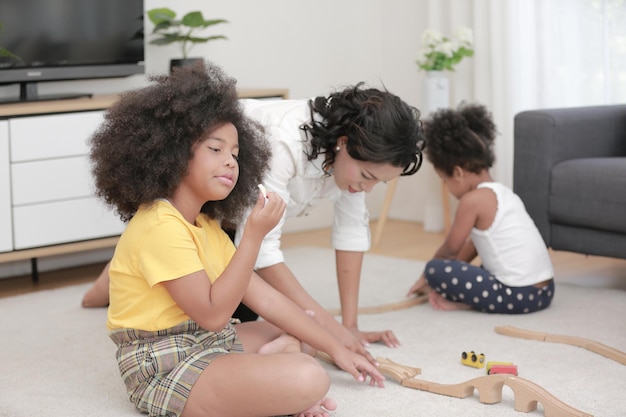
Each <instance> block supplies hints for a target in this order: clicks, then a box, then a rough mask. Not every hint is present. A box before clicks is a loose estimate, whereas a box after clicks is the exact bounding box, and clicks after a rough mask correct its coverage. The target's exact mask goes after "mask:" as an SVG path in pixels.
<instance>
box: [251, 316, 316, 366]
mask: <svg viewBox="0 0 626 417" xmlns="http://www.w3.org/2000/svg"><path fill="white" fill-rule="evenodd" d="M305 313H306V314H307V315H309V316H310V317H311V318H312V319H313V318H314V317H315V312H314V311H312V310H306V311H305ZM291 352H302V353H306V354H307V355H310V356H315V355H316V354H317V350H316V349H315V348H313V347H312V346H310V345H307V344H306V343H302V342H301V341H300V340H298V339H296V338H295V337H293V336H291V335H290V334H287V333H284V334H282V335H280V336H278V337H277V338H276V339H274V340H272V341H271V342H268V343H266V344H264V345H263V346H261V348H260V349H259V353H261V354H270V353H291Z"/></svg>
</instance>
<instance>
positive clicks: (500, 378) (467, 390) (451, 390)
mask: <svg viewBox="0 0 626 417" xmlns="http://www.w3.org/2000/svg"><path fill="white" fill-rule="evenodd" d="M507 377H508V375H504V374H497V375H486V376H481V377H478V378H474V379H470V380H469V381H465V382H461V383H459V384H439V383H436V382H430V381H424V380H419V379H405V380H404V381H402V386H405V387H409V388H415V389H419V390H422V391H428V392H432V393H434V394H441V395H447V396H449V397H456V398H467V397H471V396H472V395H474V389H477V390H478V398H479V400H480V402H481V403H484V404H495V403H499V402H500V401H502V386H503V385H504V380H505V379H506V378H507Z"/></svg>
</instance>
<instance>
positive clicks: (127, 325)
mask: <svg viewBox="0 0 626 417" xmlns="http://www.w3.org/2000/svg"><path fill="white" fill-rule="evenodd" d="M152 81H153V82H154V83H153V84H152V85H150V86H148V87H146V88H143V89H139V90H135V91H132V92H129V93H126V94H124V95H123V96H122V97H121V99H120V100H119V101H118V102H117V103H116V104H115V105H114V106H113V107H112V108H111V109H110V110H109V112H108V113H107V115H106V118H105V122H104V123H103V125H102V126H101V127H100V128H99V130H98V131H97V132H96V134H95V135H94V137H93V139H92V150H91V159H92V161H93V163H94V168H93V173H94V176H95V183H96V188H97V190H98V191H97V192H98V195H99V196H100V197H102V198H103V199H104V200H105V201H106V203H108V204H110V205H112V206H114V207H116V208H117V211H118V213H119V214H120V216H121V217H122V219H124V220H128V221H129V222H128V226H127V228H126V230H125V231H124V233H123V234H122V236H121V237H120V240H119V243H118V245H117V247H116V249H115V254H114V256H113V259H112V261H111V264H110V271H109V274H110V305H109V309H108V318H107V327H108V329H109V330H110V336H111V339H112V340H113V341H114V342H115V343H116V345H117V347H118V350H117V360H118V365H119V369H120V373H121V376H122V378H123V380H124V382H125V384H126V388H127V392H128V395H129V396H130V400H131V402H132V403H133V404H134V405H135V406H136V408H137V409H138V410H140V411H142V412H144V413H148V414H150V415H151V416H184V417H196V416H197V417H200V416H224V417H226V416H237V417H243V416H274V415H284V414H295V415H298V416H307V417H309V416H313V417H320V416H328V413H327V411H326V410H333V409H335V407H336V404H335V403H334V401H333V400H331V399H329V398H325V397H324V396H325V394H326V392H327V391H328V388H329V383H330V382H329V377H328V375H327V373H326V372H325V371H324V369H323V367H322V366H321V365H320V363H319V362H318V361H317V360H315V359H314V358H313V357H312V356H311V355H310V354H306V353H303V351H302V350H305V351H307V352H308V353H313V352H314V350H315V349H318V350H320V351H324V352H326V353H328V354H329V355H330V356H331V357H332V358H333V360H334V362H335V363H336V364H337V365H338V366H339V367H341V368H342V369H344V370H346V371H347V372H349V373H350V374H352V375H353V376H354V378H355V379H357V380H359V381H365V380H366V378H367V376H368V375H369V377H370V378H371V380H370V383H371V385H378V386H381V387H382V386H383V380H384V377H383V376H382V375H381V374H380V373H379V372H378V370H377V369H376V367H375V366H374V365H372V364H371V363H370V362H369V361H368V360H367V359H366V358H365V357H363V356H361V355H359V354H357V353H354V352H352V351H350V350H348V349H346V348H345V347H344V346H343V345H342V344H341V343H340V342H339V341H338V340H337V339H336V338H334V337H332V336H331V335H330V334H329V333H328V332H327V331H326V330H325V329H323V328H322V327H321V326H320V325H319V324H317V322H316V321H315V320H314V318H311V316H310V315H307V313H306V312H305V311H304V310H303V309H302V308H300V307H298V306H297V305H296V304H294V303H293V302H292V301H290V300H289V299H288V298H286V297H285V296H284V295H282V294H281V293H279V292H278V291H276V290H275V289H273V288H272V287H271V286H270V285H268V284H267V283H265V281H263V280H262V279H261V278H260V277H258V276H257V275H256V274H255V273H254V272H253V267H254V262H255V260H256V257H257V255H258V252H259V248H260V245H261V242H262V241H263V238H264V236H265V234H266V233H267V232H269V231H270V230H271V229H272V228H273V227H274V226H275V225H276V224H277V223H278V221H279V220H280V218H281V217H282V215H283V213H284V210H285V207H286V204H285V202H284V201H283V200H282V199H281V198H280V197H279V196H278V195H277V194H276V193H268V195H267V198H266V197H264V196H263V195H262V194H261V193H259V190H258V188H257V184H258V183H259V181H260V179H261V178H262V177H263V174H264V171H265V170H266V169H267V161H268V159H269V157H270V151H269V149H270V148H269V145H268V143H267V141H266V140H265V139H264V137H263V135H262V128H261V127H260V126H259V125H258V124H256V123H255V122H252V121H251V120H250V119H248V118H247V116H245V115H244V112H243V108H242V107H241V104H240V103H239V101H238V100H237V92H236V89H235V81H234V80H233V79H232V78H230V77H228V76H226V75H225V74H224V73H223V72H222V71H221V69H219V68H218V67H215V66H212V65H208V66H207V67H205V66H204V65H202V64H198V65H196V66H194V67H185V68H181V69H177V70H176V71H175V72H174V73H173V74H172V75H171V76H169V77H167V76H157V77H153V78H152ZM255 203H256V204H255ZM251 205H254V207H253V209H252V211H251V213H250V214H249V217H248V221H247V223H246V226H245V231H244V235H243V238H242V240H241V243H240V245H239V247H238V248H237V250H235V247H234V245H233V243H232V241H231V240H230V238H229V237H228V236H227V235H226V233H224V232H223V231H222V229H221V227H220V222H231V223H236V222H238V221H239V220H240V217H241V216H242V215H243V214H244V213H246V212H247V209H248V208H249V206H251ZM242 300H243V301H244V302H245V303H246V304H248V305H250V306H251V307H252V308H254V309H255V311H258V312H259V313H260V314H261V315H262V316H263V317H264V318H265V320H264V321H255V322H248V323H238V320H234V319H232V318H231V317H232V314H233V312H234V311H235V309H236V308H237V306H238V305H239V303H240V302H241V301H242ZM298 339H299V340H298ZM300 340H302V341H303V342H304V343H306V345H301V342H300Z"/></svg>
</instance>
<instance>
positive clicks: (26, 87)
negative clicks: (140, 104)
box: [0, 0, 144, 102]
mask: <svg viewBox="0 0 626 417" xmlns="http://www.w3.org/2000/svg"><path fill="white" fill-rule="evenodd" d="M143 14H144V0H0V25H1V27H0V86H1V85H8V84H16V83H19V85H20V96H19V98H15V99H9V100H7V99H4V102H7V101H30V100H50V99H62V98H72V97H77V96H82V95H90V94H88V93H87V94H72V93H68V94H59V95H55V96H40V95H39V94H38V91H37V83H40V82H45V81H67V80H79V79H99V78H114V77H127V76H130V75H133V74H142V73H144V40H143Z"/></svg>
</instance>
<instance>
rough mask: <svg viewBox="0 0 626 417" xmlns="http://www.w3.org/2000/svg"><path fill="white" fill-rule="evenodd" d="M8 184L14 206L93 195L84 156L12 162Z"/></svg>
mask: <svg viewBox="0 0 626 417" xmlns="http://www.w3.org/2000/svg"><path fill="white" fill-rule="evenodd" d="M11 184H12V187H13V206H20V205H24V204H33V203H44V202H50V201H59V200H68V199H73V198H79V197H89V196H92V195H93V194H94V188H93V183H92V180H91V175H90V172H89V158H88V157H87V156H77V157H74V158H62V159H49V160H43V161H35V162H22V163H18V164H12V165H11Z"/></svg>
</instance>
